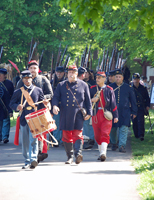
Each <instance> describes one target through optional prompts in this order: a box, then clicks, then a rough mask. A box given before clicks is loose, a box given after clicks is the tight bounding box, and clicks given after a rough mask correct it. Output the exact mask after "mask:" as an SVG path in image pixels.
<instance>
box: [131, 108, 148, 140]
mask: <svg viewBox="0 0 154 200" xmlns="http://www.w3.org/2000/svg"><path fill="white" fill-rule="evenodd" d="M132 121H133V131H134V135H135V137H136V138H141V137H144V132H145V128H144V111H143V110H138V112H137V117H135V119H133V120H132Z"/></svg>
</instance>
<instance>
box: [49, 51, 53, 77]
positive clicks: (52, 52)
mask: <svg viewBox="0 0 154 200" xmlns="http://www.w3.org/2000/svg"><path fill="white" fill-rule="evenodd" d="M53 62H54V57H53V52H52V56H51V73H50V81H51V80H52V73H53Z"/></svg>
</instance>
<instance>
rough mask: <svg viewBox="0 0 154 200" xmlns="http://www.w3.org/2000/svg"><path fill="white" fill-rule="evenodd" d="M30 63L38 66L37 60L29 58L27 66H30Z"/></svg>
mask: <svg viewBox="0 0 154 200" xmlns="http://www.w3.org/2000/svg"><path fill="white" fill-rule="evenodd" d="M31 65H37V66H39V64H38V62H37V61H36V60H31V61H29V62H28V67H30V66H31Z"/></svg>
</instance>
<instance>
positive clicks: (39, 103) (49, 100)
mask: <svg viewBox="0 0 154 200" xmlns="http://www.w3.org/2000/svg"><path fill="white" fill-rule="evenodd" d="M47 100H48V101H50V100H51V99H47ZM43 101H44V100H43ZM43 101H38V102H36V103H34V105H35V104H40V103H43Z"/></svg>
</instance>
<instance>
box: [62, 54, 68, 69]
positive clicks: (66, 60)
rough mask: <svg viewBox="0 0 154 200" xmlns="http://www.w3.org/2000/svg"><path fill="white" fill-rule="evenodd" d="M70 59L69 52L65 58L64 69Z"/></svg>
mask: <svg viewBox="0 0 154 200" xmlns="http://www.w3.org/2000/svg"><path fill="white" fill-rule="evenodd" d="M68 59H69V54H68V55H67V56H66V59H65V62H64V65H63V68H64V69H66V66H67V62H68Z"/></svg>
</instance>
